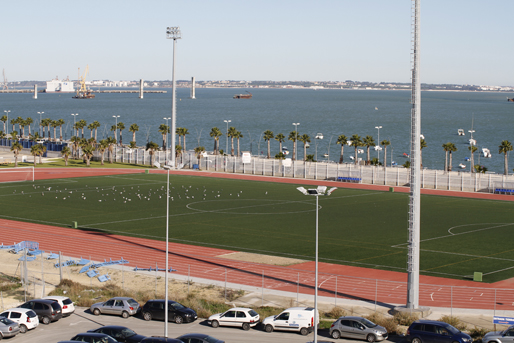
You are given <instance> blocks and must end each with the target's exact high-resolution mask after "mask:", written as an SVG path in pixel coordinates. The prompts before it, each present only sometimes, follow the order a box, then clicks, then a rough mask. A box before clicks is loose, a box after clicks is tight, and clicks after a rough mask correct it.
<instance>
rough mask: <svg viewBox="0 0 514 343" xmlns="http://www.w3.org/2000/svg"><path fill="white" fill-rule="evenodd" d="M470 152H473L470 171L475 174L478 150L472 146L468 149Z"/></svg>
mask: <svg viewBox="0 0 514 343" xmlns="http://www.w3.org/2000/svg"><path fill="white" fill-rule="evenodd" d="M468 150H469V151H471V168H469V169H470V172H471V173H474V172H475V151H477V150H478V148H477V147H476V146H474V145H470V146H469V147H468Z"/></svg>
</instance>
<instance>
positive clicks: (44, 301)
mask: <svg viewBox="0 0 514 343" xmlns="http://www.w3.org/2000/svg"><path fill="white" fill-rule="evenodd" d="M30 301H33V302H36V303H43V304H51V303H54V302H56V301H55V300H50V299H32V300H29V301H26V302H25V303H24V304H26V303H28V302H30Z"/></svg>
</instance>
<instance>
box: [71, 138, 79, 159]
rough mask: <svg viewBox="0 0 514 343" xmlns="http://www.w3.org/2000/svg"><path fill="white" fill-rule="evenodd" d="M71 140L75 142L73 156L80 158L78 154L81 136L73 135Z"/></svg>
mask: <svg viewBox="0 0 514 343" xmlns="http://www.w3.org/2000/svg"><path fill="white" fill-rule="evenodd" d="M70 141H71V142H72V143H73V156H74V158H78V156H79V144H80V137H79V136H73V137H71V139H70Z"/></svg>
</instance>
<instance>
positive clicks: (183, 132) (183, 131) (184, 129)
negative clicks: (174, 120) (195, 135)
mask: <svg viewBox="0 0 514 343" xmlns="http://www.w3.org/2000/svg"><path fill="white" fill-rule="evenodd" d="M188 134H189V131H188V130H187V129H186V128H185V127H183V128H182V137H183V141H184V151H186V135H188Z"/></svg>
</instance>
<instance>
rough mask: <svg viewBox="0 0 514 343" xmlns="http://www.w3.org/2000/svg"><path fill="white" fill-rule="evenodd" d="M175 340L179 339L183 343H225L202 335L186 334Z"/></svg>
mask: <svg viewBox="0 0 514 343" xmlns="http://www.w3.org/2000/svg"><path fill="white" fill-rule="evenodd" d="M177 339H180V340H181V341H182V342H184V343H225V341H222V340H219V339H217V338H214V337H212V336H209V335H206V334H204V333H188V334H185V335H182V336H180V337H177Z"/></svg>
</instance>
